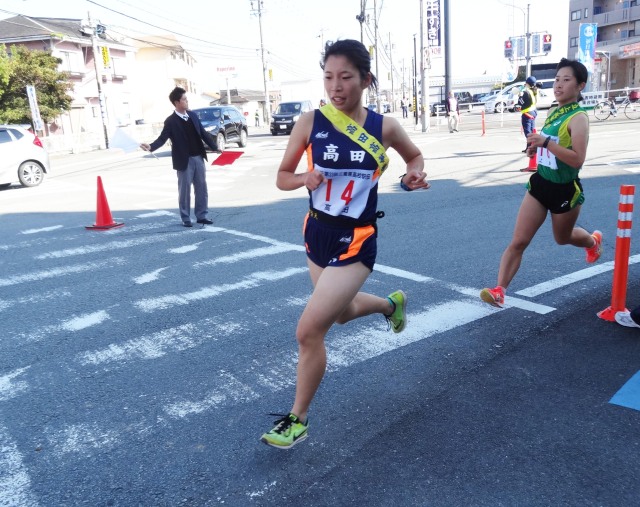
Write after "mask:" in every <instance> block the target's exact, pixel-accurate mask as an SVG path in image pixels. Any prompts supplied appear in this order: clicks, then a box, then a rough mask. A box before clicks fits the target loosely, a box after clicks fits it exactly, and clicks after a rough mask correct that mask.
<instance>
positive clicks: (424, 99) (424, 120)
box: [419, 0, 428, 132]
mask: <svg viewBox="0 0 640 507" xmlns="http://www.w3.org/2000/svg"><path fill="white" fill-rule="evenodd" d="M419 2H420V81H421V84H422V86H421V90H422V100H420V122H421V123H422V132H426V131H427V111H426V109H427V102H428V99H427V93H428V90H427V83H426V79H425V73H424V70H425V69H424V67H425V65H424V60H425V58H424V25H423V19H424V18H423V14H422V10H423V9H422V4H423V3H424V2H423V0H419Z"/></svg>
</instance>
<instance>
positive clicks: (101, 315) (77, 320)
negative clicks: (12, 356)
mask: <svg viewBox="0 0 640 507" xmlns="http://www.w3.org/2000/svg"><path fill="white" fill-rule="evenodd" d="M107 319H109V314H108V313H107V312H106V311H104V310H99V311H97V312H93V313H88V314H85V315H81V316H79V317H73V318H71V319H69V320H66V321H63V322H61V323H60V324H51V325H48V326H43V327H41V328H38V329H34V330H32V331H28V332H24V333H18V334H16V335H14V336H12V338H13V339H14V340H22V341H27V342H33V341H42V340H44V339H45V338H46V337H47V335H50V334H54V333H60V332H63V331H71V332H76V331H82V330H83V329H86V328H88V327H92V326H97V325H98V324H101V323H102V322H104V321H105V320H107Z"/></svg>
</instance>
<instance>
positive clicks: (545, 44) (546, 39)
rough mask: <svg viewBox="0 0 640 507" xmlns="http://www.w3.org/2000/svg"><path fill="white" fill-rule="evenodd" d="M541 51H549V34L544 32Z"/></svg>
mask: <svg viewBox="0 0 640 507" xmlns="http://www.w3.org/2000/svg"><path fill="white" fill-rule="evenodd" d="M542 51H543V52H545V53H548V52H549V51H551V34H550V33H545V34H544V35H543V37H542Z"/></svg>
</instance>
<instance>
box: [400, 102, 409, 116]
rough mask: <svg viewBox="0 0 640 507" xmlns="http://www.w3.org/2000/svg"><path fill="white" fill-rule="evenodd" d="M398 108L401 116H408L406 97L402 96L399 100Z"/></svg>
mask: <svg viewBox="0 0 640 507" xmlns="http://www.w3.org/2000/svg"><path fill="white" fill-rule="evenodd" d="M400 109H402V117H403V118H408V117H409V101H408V100H407V97H403V98H402V99H401V100H400Z"/></svg>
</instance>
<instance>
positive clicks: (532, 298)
mask: <svg viewBox="0 0 640 507" xmlns="http://www.w3.org/2000/svg"><path fill="white" fill-rule="evenodd" d="M485 121H486V122H487V124H486V126H487V127H488V128H486V133H485V135H481V134H482V130H481V124H480V118H479V116H477V115H469V116H465V117H463V119H462V124H461V129H460V130H461V132H459V133H457V134H449V133H448V131H447V129H446V127H444V126H442V125H435V124H434V126H433V127H432V129H431V131H430V132H429V133H427V134H424V133H421V132H419V131H415V130H414V129H413V127H412V122H411V121H410V120H405V125H406V127H407V129H408V130H409V132H410V135H411V136H412V137H413V138H414V140H415V141H416V143H417V144H418V145H419V146H420V147H421V149H422V150H423V153H424V154H425V158H426V163H427V171H428V173H429V179H430V181H431V182H432V185H433V186H432V188H431V189H430V190H428V191H424V192H413V193H405V192H402V191H401V190H400V189H399V188H398V183H397V182H398V177H399V176H400V175H401V174H402V173H403V172H404V171H403V168H402V165H401V164H399V162H398V157H397V155H395V156H394V155H393V153H392V155H391V158H392V162H391V166H390V168H389V170H388V171H387V173H386V174H385V175H384V177H383V180H382V182H381V184H380V208H381V209H383V210H384V211H385V213H386V216H385V218H384V219H382V220H381V221H380V224H379V225H380V232H379V257H378V263H377V265H376V270H375V271H374V273H373V274H372V275H371V277H370V279H369V280H368V281H367V284H366V289H367V290H368V291H370V292H373V293H376V294H380V295H386V294H388V293H390V292H392V291H393V290H395V289H397V288H402V289H403V290H405V291H406V292H407V294H408V295H409V305H408V311H409V325H408V327H407V329H406V331H405V332H403V333H401V334H399V335H394V334H393V333H391V332H389V331H388V330H387V328H386V324H385V322H384V320H383V319H381V318H376V317H369V318H363V319H360V320H359V321H357V322H352V323H349V324H347V325H345V326H336V327H335V328H334V329H332V330H331V332H330V334H329V336H328V337H327V348H328V357H329V367H328V373H327V375H326V377H325V379H324V381H323V383H322V385H321V387H320V390H319V393H318V395H317V397H316V399H315V400H314V404H313V406H312V410H311V412H310V421H311V425H310V430H309V431H310V436H309V438H308V439H307V440H306V441H305V442H304V443H302V444H300V445H299V446H297V447H295V448H294V449H292V450H290V451H279V450H276V449H272V448H269V447H267V446H265V445H263V444H261V443H260V442H259V441H258V439H259V437H260V435H261V433H263V432H264V431H266V430H267V429H269V428H270V427H271V425H272V422H273V419H274V417H271V416H269V415H268V414H269V413H270V412H286V411H287V410H288V409H289V408H290V405H291V403H292V398H293V389H294V383H295V360H296V343H295V338H294V332H295V326H296V322H297V318H298V316H299V315H300V313H301V311H302V309H303V307H304V304H305V302H306V299H307V298H308V296H309V292H310V287H311V284H310V282H309V279H308V274H307V272H306V267H305V261H304V251H303V249H302V247H301V221H302V218H303V215H304V213H305V210H306V207H307V203H306V198H305V193H304V191H303V190H300V191H296V192H290V193H283V192H280V191H278V190H277V189H276V188H275V185H274V180H275V172H276V170H277V166H278V162H279V160H280V158H281V157H282V153H283V150H284V147H285V145H286V141H287V138H286V137H284V136H283V137H272V136H270V135H268V134H267V133H266V131H264V130H258V131H255V132H252V135H251V137H250V140H249V145H248V147H247V148H246V150H244V154H243V156H242V157H240V159H238V161H237V162H236V163H235V164H233V165H231V166H222V167H211V168H210V169H209V170H208V175H207V177H208V182H209V192H210V198H209V202H210V208H211V216H212V218H213V220H214V225H213V226H205V227H202V228H200V227H194V228H193V229H185V228H183V227H182V226H181V225H180V218H179V215H178V212H177V209H176V204H177V184H176V178H175V174H174V172H173V171H172V169H171V168H170V157H169V151H168V150H165V151H163V152H160V153H158V152H157V153H156V154H157V155H158V158H154V157H152V156H150V155H148V154H144V153H142V152H138V153H130V154H125V153H122V152H120V151H117V150H109V151H104V152H95V153H88V154H81V155H65V156H55V157H54V159H53V171H52V174H51V175H49V177H48V178H47V179H46V180H45V182H44V183H43V184H42V185H41V186H40V187H38V188H32V189H23V188H20V187H16V186H13V187H11V188H9V189H7V190H2V191H0V255H1V259H2V262H1V264H0V322H1V323H2V324H1V325H2V333H0V336H1V337H0V506H9V505H10V506H14V505H15V506H63V505H65V506H66V505H70V506H71V505H74V506H75V505H91V506H97V505H113V506H120V505H121V506H128V505H144V506H174V505H175V506H179V505H185V506H186V505H188V506H200V505H206V506H209V505H211V506H213V505H216V506H217V505H231V506H253V505H255V506H270V505H280V506H284V505H292V506H293V505H314V506H346V505H363V506H365V505H366V506H391V505H394V506H395V505H407V506H462V505H464V506H558V505H563V506H564V505H571V506H573V505H575V506H592V505H593V506H616V507H617V506H632V505H640V497H639V496H638V486H637V485H638V481H639V479H640V474H639V472H638V462H639V457H640V456H639V455H640V444H639V439H638V431H637V428H638V425H639V424H640V412H639V410H640V378H638V377H640V375H638V372H639V371H640V361H639V360H638V357H640V333H639V332H638V331H639V330H638V329H629V328H623V327H620V326H618V325H617V324H615V323H611V322H608V321H606V320H603V319H600V318H598V317H597V315H596V313H597V312H599V311H600V310H603V309H605V308H607V307H608V306H609V305H610V301H611V285H612V273H613V271H612V269H613V259H614V253H615V246H616V240H615V236H616V225H617V214H618V212H617V205H618V194H619V189H620V185H622V184H635V182H636V181H638V174H639V173H640V151H638V148H637V137H638V131H639V129H640V123H639V122H632V121H629V120H624V119H622V120H620V119H619V120H618V121H615V122H613V121H611V122H604V123H594V124H593V125H592V132H591V141H590V146H589V154H588V161H587V163H586V164H585V167H584V171H583V184H584V187H585V192H586V196H587V201H586V203H585V205H584V207H583V210H582V214H581V217H580V220H579V223H580V225H582V226H584V227H585V228H587V229H589V230H592V229H594V228H598V229H600V230H601V231H603V233H604V254H603V257H602V259H601V261H599V262H598V263H597V264H596V265H595V266H590V265H589V266H588V265H586V264H585V262H584V252H583V251H579V250H578V249H574V248H571V247H560V246H558V245H555V243H553V240H552V235H551V230H550V225H549V223H546V224H545V225H544V226H543V227H542V229H541V230H540V232H539V234H538V236H536V238H535V239H534V241H533V242H532V244H531V246H530V248H529V250H528V251H527V253H526V256H525V259H524V262H523V265H522V268H521V270H520V272H519V273H518V275H517V277H516V278H515V280H514V282H513V284H512V286H511V287H510V290H509V294H508V296H509V300H508V301H509V303H510V304H509V305H508V306H507V307H506V308H504V309H502V310H497V309H494V308H491V307H489V306H487V305H485V304H484V303H482V302H480V300H479V298H478V292H479V290H480V289H481V288H482V287H485V286H489V285H493V284H494V283H495V278H496V275H497V268H498V263H499V259H500V255H501V253H502V251H503V249H504V248H505V247H506V245H507V243H508V241H509V239H510V236H511V231H512V229H513V224H514V220H515V216H516V212H517V209H518V206H519V203H520V201H521V199H522V195H523V192H524V184H525V182H526V180H527V178H528V174H527V173H526V172H522V171H521V170H520V169H522V168H524V167H526V166H527V160H526V159H525V158H524V157H523V156H522V154H521V153H520V149H521V145H522V142H523V137H522V134H521V133H520V131H519V126H518V123H517V115H505V117H503V118H502V119H499V118H498V117H497V116H496V115H491V118H486V119H485ZM140 141H148V140H140ZM97 176H100V177H101V179H102V182H103V185H104V189H105V194H106V197H107V199H108V204H109V207H110V211H111V213H112V215H113V218H114V220H115V221H117V222H123V223H124V226H123V227H121V228H117V229H113V230H110V231H102V232H97V231H91V230H86V229H85V226H87V225H92V224H93V223H94V222H95V220H96V188H97V186H96V185H97V183H96V182H97ZM636 215H637V214H636ZM636 224H637V220H636ZM637 232H638V226H637V225H634V227H633V232H632V244H631V259H630V266H629V285H628V298H627V299H628V303H629V305H630V306H635V305H636V304H640V292H639V290H638V288H639V284H638V280H639V278H640V271H639V268H638V261H639V260H640V255H638V252H639V250H638V246H637V241H636V239H635V236H636V235H637ZM634 376H635V377H634Z"/></svg>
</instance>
